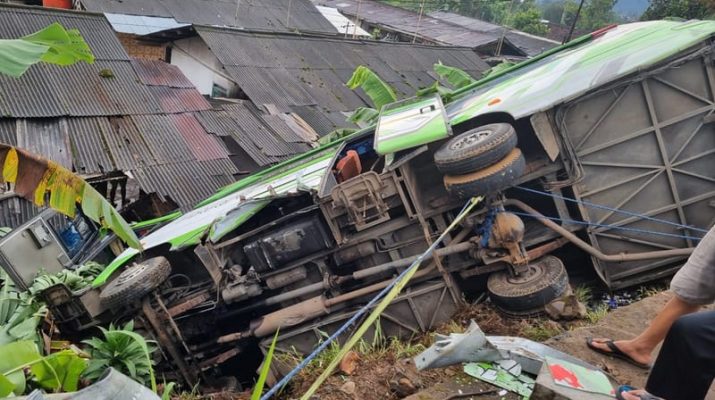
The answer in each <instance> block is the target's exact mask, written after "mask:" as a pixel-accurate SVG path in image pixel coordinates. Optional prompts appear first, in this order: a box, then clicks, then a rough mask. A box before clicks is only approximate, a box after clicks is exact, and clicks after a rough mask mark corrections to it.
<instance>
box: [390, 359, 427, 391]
mask: <svg viewBox="0 0 715 400" xmlns="http://www.w3.org/2000/svg"><path fill="white" fill-rule="evenodd" d="M389 383H390V390H391V391H393V392H394V393H395V394H396V395H397V396H398V397H400V398H402V397H406V396H409V395H411V394H413V393H415V392H417V389H419V388H421V387H422V380H421V379H420V377H419V374H418V373H417V368H415V363H414V362H413V361H412V360H411V359H409V358H405V359H402V360H399V361H398V362H397V363H396V364H395V373H394V375H393V377H392V378H391V379H390V380H389Z"/></svg>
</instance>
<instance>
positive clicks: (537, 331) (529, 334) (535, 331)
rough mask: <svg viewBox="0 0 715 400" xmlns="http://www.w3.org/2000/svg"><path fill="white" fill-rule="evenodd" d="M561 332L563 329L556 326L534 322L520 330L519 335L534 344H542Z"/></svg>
mask: <svg viewBox="0 0 715 400" xmlns="http://www.w3.org/2000/svg"><path fill="white" fill-rule="evenodd" d="M562 332H563V329H562V328H561V327H560V326H559V325H558V324H549V323H546V322H544V321H534V323H533V324H530V325H529V326H526V327H524V329H522V331H521V335H522V336H524V337H525V338H527V339H531V340H533V341H536V342H543V341H544V340H546V339H549V338H552V337H554V336H556V335H560V334H561V333H562Z"/></svg>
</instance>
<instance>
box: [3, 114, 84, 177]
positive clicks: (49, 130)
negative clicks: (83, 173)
mask: <svg viewBox="0 0 715 400" xmlns="http://www.w3.org/2000/svg"><path fill="white" fill-rule="evenodd" d="M17 146H18V147H20V148H23V149H25V150H28V151H30V152H31V153H34V154H40V155H42V156H43V157H45V158H47V159H49V160H52V161H54V162H56V163H58V164H60V165H62V166H63V167H65V168H68V169H72V153H71V151H70V148H71V147H70V143H69V135H68V134H67V123H66V122H65V121H62V120H60V119H57V118H52V119H21V120H19V121H18V123H17Z"/></svg>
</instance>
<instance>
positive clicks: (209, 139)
mask: <svg viewBox="0 0 715 400" xmlns="http://www.w3.org/2000/svg"><path fill="white" fill-rule="evenodd" d="M169 119H170V120H171V122H172V123H173V125H174V127H175V128H176V131H178V132H179V133H180V134H181V136H182V137H183V138H184V140H185V141H186V143H187V144H188V146H189V149H190V150H191V152H192V153H193V155H194V157H195V158H196V159H197V160H201V161H202V160H216V159H220V158H228V152H227V151H226V148H225V147H224V145H223V143H220V142H219V141H218V140H217V139H216V137H214V136H211V135H207V134H206V131H205V130H204V129H203V127H202V126H201V124H200V123H199V121H198V120H197V119H196V118H195V117H194V116H193V115H191V114H173V115H170V116H169Z"/></svg>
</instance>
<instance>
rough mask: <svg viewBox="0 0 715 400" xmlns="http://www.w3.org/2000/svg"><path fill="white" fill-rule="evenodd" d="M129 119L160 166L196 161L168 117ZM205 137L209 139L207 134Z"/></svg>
mask: <svg viewBox="0 0 715 400" xmlns="http://www.w3.org/2000/svg"><path fill="white" fill-rule="evenodd" d="M129 118H130V119H131V121H132V123H133V124H134V126H135V127H136V128H137V131H138V132H139V134H140V135H141V136H142V137H143V138H144V141H145V143H146V144H147V146H148V147H149V149H150V150H151V152H152V154H153V155H154V158H155V159H156V160H157V162H158V163H159V164H169V163H172V162H177V161H190V160H193V159H194V155H193V152H192V151H191V150H190V149H189V146H188V145H187V144H186V142H185V141H184V140H183V138H182V137H181V136H179V135H177V134H176V130H174V127H173V121H172V119H171V118H169V116H168V115H133V116H131V117H129ZM204 136H206V137H209V135H206V134H205V133H204Z"/></svg>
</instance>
